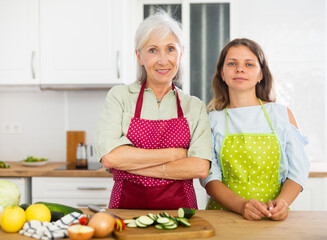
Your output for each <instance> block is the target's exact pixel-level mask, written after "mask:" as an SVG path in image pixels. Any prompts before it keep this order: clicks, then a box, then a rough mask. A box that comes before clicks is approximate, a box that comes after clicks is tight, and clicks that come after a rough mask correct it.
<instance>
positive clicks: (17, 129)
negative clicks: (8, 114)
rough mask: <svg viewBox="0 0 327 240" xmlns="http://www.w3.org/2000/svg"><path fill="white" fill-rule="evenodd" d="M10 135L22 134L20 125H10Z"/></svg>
mask: <svg viewBox="0 0 327 240" xmlns="http://www.w3.org/2000/svg"><path fill="white" fill-rule="evenodd" d="M12 133H13V134H20V133H22V124H21V123H17V122H16V123H12Z"/></svg>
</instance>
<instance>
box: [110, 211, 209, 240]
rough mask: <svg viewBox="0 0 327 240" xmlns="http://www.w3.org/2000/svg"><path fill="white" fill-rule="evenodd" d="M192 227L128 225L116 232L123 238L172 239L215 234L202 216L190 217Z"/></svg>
mask: <svg viewBox="0 0 327 240" xmlns="http://www.w3.org/2000/svg"><path fill="white" fill-rule="evenodd" d="M190 223H191V227H183V226H178V227H177V228H176V229H174V230H159V229H156V228H154V226H150V227H147V228H129V227H126V228H125V229H124V231H122V232H116V231H115V232H114V237H115V238H116V239H122V240H146V239H151V240H153V239H155V240H170V239H191V238H207V237H212V236H214V235H215V230H214V228H213V226H212V225H211V224H210V223H208V222H207V221H206V220H204V219H203V218H201V217H198V216H193V217H192V218H191V219H190Z"/></svg>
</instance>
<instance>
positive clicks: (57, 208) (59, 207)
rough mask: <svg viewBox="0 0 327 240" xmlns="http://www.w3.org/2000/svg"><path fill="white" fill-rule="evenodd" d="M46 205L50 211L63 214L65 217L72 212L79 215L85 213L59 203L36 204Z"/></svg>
mask: <svg viewBox="0 0 327 240" xmlns="http://www.w3.org/2000/svg"><path fill="white" fill-rule="evenodd" d="M37 203H39V204H44V205H45V206H47V207H48V208H49V210H50V211H52V212H62V213H64V214H65V215H67V214H68V213H71V212H78V213H83V212H82V211H81V210H79V209H78V208H74V207H70V206H67V205H63V204H58V203H49V202H36V203H35V204H37Z"/></svg>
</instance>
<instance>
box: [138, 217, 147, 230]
mask: <svg viewBox="0 0 327 240" xmlns="http://www.w3.org/2000/svg"><path fill="white" fill-rule="evenodd" d="M135 223H136V225H137V226H138V227H140V228H146V227H148V225H145V224H143V223H141V222H140V218H138V219H136V221H135Z"/></svg>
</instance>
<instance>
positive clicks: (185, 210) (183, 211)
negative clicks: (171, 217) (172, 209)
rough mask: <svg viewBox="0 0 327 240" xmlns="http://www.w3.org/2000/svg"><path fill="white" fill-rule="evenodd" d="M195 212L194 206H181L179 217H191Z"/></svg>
mask: <svg viewBox="0 0 327 240" xmlns="http://www.w3.org/2000/svg"><path fill="white" fill-rule="evenodd" d="M194 214H195V209H194V208H192V209H191V208H179V209H178V217H183V218H191V217H192V216H193V215H194Z"/></svg>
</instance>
